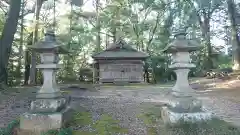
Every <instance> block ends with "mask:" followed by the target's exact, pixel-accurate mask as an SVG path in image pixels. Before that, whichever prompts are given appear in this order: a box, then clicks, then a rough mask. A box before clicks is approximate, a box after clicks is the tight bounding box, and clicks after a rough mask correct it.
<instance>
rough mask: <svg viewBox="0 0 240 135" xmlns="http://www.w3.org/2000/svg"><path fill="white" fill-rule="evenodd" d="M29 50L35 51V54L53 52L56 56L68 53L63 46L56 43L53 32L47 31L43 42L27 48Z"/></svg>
mask: <svg viewBox="0 0 240 135" xmlns="http://www.w3.org/2000/svg"><path fill="white" fill-rule="evenodd" d="M28 47H29V48H30V49H32V50H34V51H36V52H40V53H43V52H55V53H58V54H65V53H69V51H68V50H67V49H66V48H65V47H63V45H62V44H61V43H60V42H58V41H56V36H55V33H54V31H52V30H47V32H46V34H45V37H44V40H42V41H39V42H38V43H36V44H35V45H31V46H28Z"/></svg>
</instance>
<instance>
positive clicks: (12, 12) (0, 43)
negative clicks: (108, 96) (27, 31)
mask: <svg viewBox="0 0 240 135" xmlns="http://www.w3.org/2000/svg"><path fill="white" fill-rule="evenodd" d="M20 9H21V0H11V1H10V9H9V13H8V18H7V20H6V22H5V24H4V27H3V31H2V36H1V38H0V89H1V86H3V85H4V84H7V65H8V59H9V56H10V52H11V49H12V43H13V40H14V34H15V33H16V30H17V24H18V18H19V13H20Z"/></svg>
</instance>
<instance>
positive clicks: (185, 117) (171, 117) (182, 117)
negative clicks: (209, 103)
mask: <svg viewBox="0 0 240 135" xmlns="http://www.w3.org/2000/svg"><path fill="white" fill-rule="evenodd" d="M161 117H162V120H163V122H164V124H167V125H170V126H174V125H178V124H181V122H193V123H194V122H201V121H207V120H211V119H212V118H213V115H212V113H207V112H204V111H199V112H189V113H188V112H181V113H180V112H174V111H172V110H171V109H169V108H168V107H162V110H161Z"/></svg>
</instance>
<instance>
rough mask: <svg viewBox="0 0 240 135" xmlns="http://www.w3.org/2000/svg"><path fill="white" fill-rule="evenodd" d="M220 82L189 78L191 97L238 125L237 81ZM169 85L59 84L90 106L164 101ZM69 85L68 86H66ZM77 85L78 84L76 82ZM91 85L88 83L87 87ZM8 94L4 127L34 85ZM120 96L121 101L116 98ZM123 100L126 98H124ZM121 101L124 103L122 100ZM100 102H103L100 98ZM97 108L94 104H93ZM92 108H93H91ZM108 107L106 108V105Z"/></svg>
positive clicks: (0, 103)
mask: <svg viewBox="0 0 240 135" xmlns="http://www.w3.org/2000/svg"><path fill="white" fill-rule="evenodd" d="M233 82H234V81H225V82H223V81H221V80H218V79H205V78H195V79H192V80H191V86H192V87H193V88H194V93H195V96H196V97H197V98H198V99H200V100H201V101H202V102H203V105H204V109H205V110H207V111H210V112H213V113H214V114H215V115H216V116H218V117H220V118H222V119H223V120H225V121H228V122H232V123H233V124H235V125H238V126H240V122H239V121H240V115H239V114H240V90H239V88H240V86H238V85H240V83H238V81H235V82H234V83H233ZM172 85H173V83H172V84H166V85H130V86H108V85H106V86H98V88H97V89H98V90H97V91H88V90H83V89H82V90H80V89H78V88H77V87H75V88H71V89H68V88H67V86H66V85H60V86H61V87H62V90H64V91H69V94H70V95H71V96H72V100H73V104H74V105H73V106H76V105H78V104H80V102H78V101H77V100H76V99H79V98H84V100H81V102H85V101H86V103H81V104H85V105H89V106H91V104H90V103H92V101H91V99H97V98H101V99H104V98H108V99H109V98H112V97H115V98H116V100H114V101H113V102H118V101H119V102H121V103H119V105H121V104H129V105H132V103H130V100H131V101H132V100H134V101H140V102H155V103H160V102H161V103H166V102H168V100H169V99H168V97H167V94H168V93H169V91H170V90H171V87H172ZM68 86H69V85H68ZM78 86H80V87H81V84H78ZM91 87H92V86H91ZM16 89H17V90H16V91H13V92H11V93H8V94H2V95H0V98H1V99H0V127H4V126H6V124H7V123H9V122H10V121H11V120H14V119H16V118H17V117H19V115H20V114H22V113H24V112H26V111H28V109H29V106H30V102H31V100H33V99H34V97H35V92H36V91H37V88H32V87H30V88H29V87H28V88H27V87H21V88H16ZM119 99H121V100H119ZM122 99H124V102H123V100H122ZM125 99H126V100H125ZM125 101H126V102H127V103H125ZM101 102H102V103H101V105H103V106H106V105H104V104H103V103H104V102H105V101H104V102H103V101H101ZM94 106H96V107H97V105H94ZM93 109H94V108H93ZM107 109H109V108H107Z"/></svg>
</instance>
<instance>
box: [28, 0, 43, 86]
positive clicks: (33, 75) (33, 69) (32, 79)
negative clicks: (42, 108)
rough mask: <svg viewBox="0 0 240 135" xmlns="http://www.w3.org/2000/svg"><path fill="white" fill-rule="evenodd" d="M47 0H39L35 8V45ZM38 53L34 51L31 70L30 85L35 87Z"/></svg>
mask: <svg viewBox="0 0 240 135" xmlns="http://www.w3.org/2000/svg"><path fill="white" fill-rule="evenodd" d="M44 1H46V0H37V3H36V7H35V15H34V17H35V18H34V33H33V42H32V43H33V44H35V43H36V42H37V40H38V27H39V16H40V11H41V8H42V4H43V2H44ZM36 60H37V56H36V52H34V51H32V59H31V70H30V84H31V85H35V84H36V73H37V70H36Z"/></svg>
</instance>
